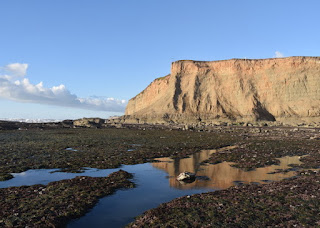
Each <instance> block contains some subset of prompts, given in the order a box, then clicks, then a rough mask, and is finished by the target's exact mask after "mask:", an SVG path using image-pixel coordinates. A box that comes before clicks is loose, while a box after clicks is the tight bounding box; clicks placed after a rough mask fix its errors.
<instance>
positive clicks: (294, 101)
mask: <svg viewBox="0 0 320 228" xmlns="http://www.w3.org/2000/svg"><path fill="white" fill-rule="evenodd" d="M125 115H126V116H125V117H126V119H128V120H129V119H131V120H137V121H138V122H139V120H140V121H141V120H143V122H150V123H155V122H158V123H161V122H168V121H173V122H177V123H192V122H198V121H205V122H213V121H216V120H223V121H226V120H227V121H228V120H231V121H259V120H263V121H281V120H286V119H295V120H299V119H303V118H304V119H306V118H307V119H310V118H311V119H312V118H319V117H320V57H288V58H272V59H230V60H223V61H193V60H181V61H176V62H173V63H172V65H171V73H170V74H169V75H167V76H165V77H162V78H158V79H155V80H154V81H153V82H152V83H151V84H150V85H149V86H148V87H147V88H146V89H145V90H143V91H142V92H141V93H139V94H138V95H137V96H135V97H134V98H132V99H131V100H130V101H129V103H128V105H127V108H126V112H125Z"/></svg>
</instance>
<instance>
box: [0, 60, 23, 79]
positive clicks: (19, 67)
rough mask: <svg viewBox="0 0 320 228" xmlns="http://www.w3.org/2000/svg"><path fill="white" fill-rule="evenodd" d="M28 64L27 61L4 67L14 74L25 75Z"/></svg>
mask: <svg viewBox="0 0 320 228" xmlns="http://www.w3.org/2000/svg"><path fill="white" fill-rule="evenodd" d="M27 69H28V64H26V63H11V64H8V65H6V66H4V67H3V70H5V71H7V72H8V74H11V75H12V76H18V77H24V76H25V75H26V74H27Z"/></svg>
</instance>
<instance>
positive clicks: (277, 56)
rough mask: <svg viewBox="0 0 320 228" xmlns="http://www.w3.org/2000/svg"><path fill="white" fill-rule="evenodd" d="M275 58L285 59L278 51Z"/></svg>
mask: <svg viewBox="0 0 320 228" xmlns="http://www.w3.org/2000/svg"><path fill="white" fill-rule="evenodd" d="M274 57H275V58H283V57H284V55H283V54H282V53H281V52H280V51H276V52H275V55H274Z"/></svg>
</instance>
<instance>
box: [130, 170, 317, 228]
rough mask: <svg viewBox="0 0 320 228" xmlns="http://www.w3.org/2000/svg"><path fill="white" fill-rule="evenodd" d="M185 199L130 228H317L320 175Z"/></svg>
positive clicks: (307, 174)
mask: <svg viewBox="0 0 320 228" xmlns="http://www.w3.org/2000/svg"><path fill="white" fill-rule="evenodd" d="M301 174H303V175H300V176H299V177H296V178H292V179H288V180H283V181H280V182H274V183H270V184H265V185H254V184H251V185H243V186H234V187H231V188H228V189H226V190H221V191H216V192H211V193H203V194H196V195H190V196H185V197H182V198H178V199H175V200H173V201H171V202H168V203H164V204H161V205H160V206H159V207H157V208H155V209H152V210H149V211H147V212H145V213H144V214H143V215H141V216H139V217H138V218H136V220H135V222H133V223H131V224H130V225H128V227H258V226H259V227H318V226H319V225H320V215H319V211H320V207H319V205H320V192H319V188H320V175H319V174H318V173H317V172H313V171H305V172H303V173H301Z"/></svg>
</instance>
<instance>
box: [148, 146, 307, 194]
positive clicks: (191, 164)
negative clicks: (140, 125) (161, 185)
mask: <svg viewBox="0 0 320 228" xmlns="http://www.w3.org/2000/svg"><path fill="white" fill-rule="evenodd" d="M223 149H225V150H226V149H231V148H230V147H227V148H222V150H223ZM216 151H217V150H203V151H201V152H199V153H196V154H193V155H191V156H190V157H189V158H184V159H171V158H157V160H158V161H161V162H159V163H153V164H152V165H153V166H154V167H156V168H158V169H163V170H165V171H166V172H167V173H168V174H169V183H170V186H171V187H175V188H179V189H190V188H213V189H224V188H228V187H230V186H232V185H234V181H242V182H244V183H250V182H259V183H265V181H266V180H270V181H279V180H282V179H284V178H288V177H292V176H294V175H295V172H293V171H290V172H287V173H276V174H268V173H271V172H274V171H276V170H277V169H288V168H290V167H289V166H288V165H289V164H301V162H300V160H299V159H300V156H294V157H288V156H286V157H283V158H280V159H279V160H280V165H271V166H267V167H264V168H257V169H255V170H252V171H244V170H241V169H238V168H234V167H231V166H230V165H232V163H231V162H223V163H220V164H215V165H213V164H205V165H201V164H200V163H201V162H202V161H204V160H207V159H208V158H209V156H210V155H211V154H212V153H215V152H216ZM184 171H189V172H193V173H196V175H197V176H207V177H209V178H210V180H207V181H205V180H199V179H196V181H194V182H193V183H188V184H185V183H180V182H179V181H177V180H176V176H178V175H179V174H180V173H181V172H184ZM263 180H264V181H263Z"/></svg>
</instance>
